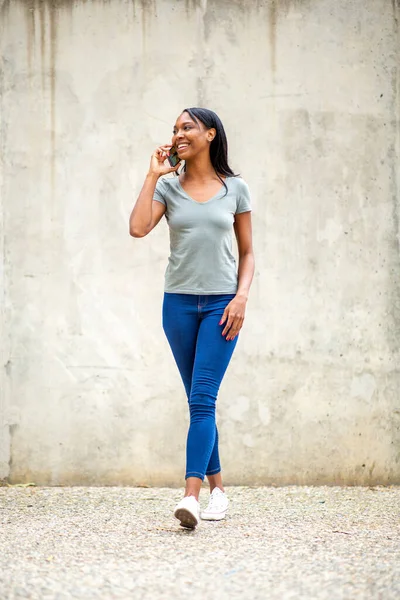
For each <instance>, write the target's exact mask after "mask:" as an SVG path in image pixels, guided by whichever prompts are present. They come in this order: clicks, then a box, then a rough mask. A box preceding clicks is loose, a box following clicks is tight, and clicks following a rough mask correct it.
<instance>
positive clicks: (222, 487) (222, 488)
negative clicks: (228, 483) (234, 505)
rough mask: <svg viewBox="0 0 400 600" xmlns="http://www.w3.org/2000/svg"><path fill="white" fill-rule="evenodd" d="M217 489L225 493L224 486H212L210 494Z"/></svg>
mask: <svg viewBox="0 0 400 600" xmlns="http://www.w3.org/2000/svg"><path fill="white" fill-rule="evenodd" d="M215 488H219V489H220V490H221V492H224V493H225V489H224V486H223V485H210V494H211V493H212V492H213V491H214V490H215Z"/></svg>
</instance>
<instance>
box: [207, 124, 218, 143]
mask: <svg viewBox="0 0 400 600" xmlns="http://www.w3.org/2000/svg"><path fill="white" fill-rule="evenodd" d="M216 135H217V130H216V129H214V127H212V128H211V129H209V130H208V131H207V141H208V142H210V143H211V142H212V141H213V139H214V138H215V136H216Z"/></svg>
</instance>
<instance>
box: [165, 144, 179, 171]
mask: <svg viewBox="0 0 400 600" xmlns="http://www.w3.org/2000/svg"><path fill="white" fill-rule="evenodd" d="M167 158H168V162H169V164H170V165H171V167H176V165H177V164H178V162H180V160H181V159H180V158H179V156H178V153H177V151H176V148H175V146H172V148H170V150H169V156H168V157H167Z"/></svg>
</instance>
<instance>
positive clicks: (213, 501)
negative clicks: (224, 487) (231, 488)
mask: <svg viewBox="0 0 400 600" xmlns="http://www.w3.org/2000/svg"><path fill="white" fill-rule="evenodd" d="M222 494H223V492H221V493H217V494H214V493H212V494H211V496H210V500H209V502H208V506H207V508H206V510H207V511H219V510H222V509H224V508H225V506H226V499H225V496H224V495H222Z"/></svg>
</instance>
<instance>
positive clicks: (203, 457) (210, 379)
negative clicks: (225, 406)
mask: <svg viewBox="0 0 400 600" xmlns="http://www.w3.org/2000/svg"><path fill="white" fill-rule="evenodd" d="M234 297H235V294H218V295H207V296H197V295H194V294H171V293H165V294H164V302H163V328H164V332H165V335H166V336H167V339H168V342H169V345H170V347H171V350H172V354H173V355H174V358H175V362H176V364H177V366H178V369H179V372H180V374H181V377H182V381H183V385H184V386H185V390H186V395H187V398H188V401H189V411H190V427H189V432H188V437H187V444H186V476H185V479H187V478H188V477H199V478H200V479H202V480H204V476H205V475H215V474H216V473H219V472H220V470H221V466H220V462H219V453H218V430H217V426H216V422H215V403H216V400H217V395H218V391H219V387H220V385H221V381H222V378H223V376H224V374H225V371H226V369H227V367H228V364H229V361H230V359H231V356H232V354H233V351H234V349H235V346H236V343H237V340H238V337H237V336H236V337H235V339H234V340H230V341H227V340H226V339H225V337H223V336H222V330H223V328H224V327H225V325H226V323H224V325H219V322H220V320H221V317H222V314H223V312H224V310H225V307H226V306H227V304H229V302H230V301H231V300H232V298H234Z"/></svg>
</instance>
